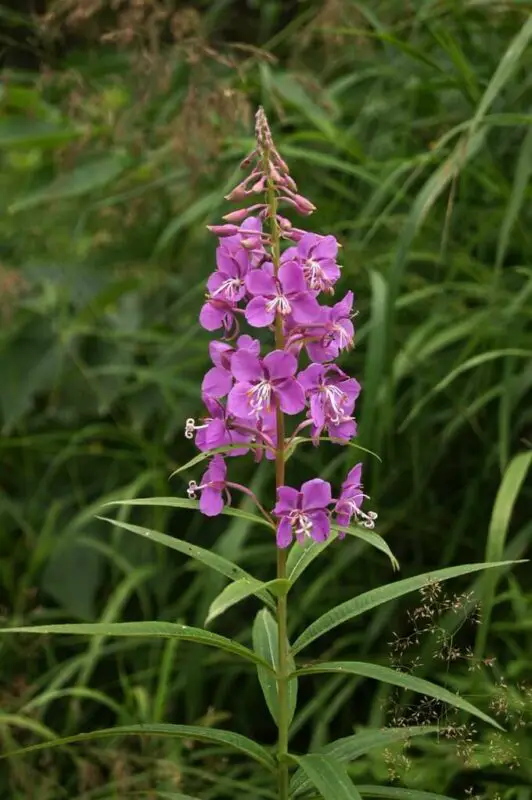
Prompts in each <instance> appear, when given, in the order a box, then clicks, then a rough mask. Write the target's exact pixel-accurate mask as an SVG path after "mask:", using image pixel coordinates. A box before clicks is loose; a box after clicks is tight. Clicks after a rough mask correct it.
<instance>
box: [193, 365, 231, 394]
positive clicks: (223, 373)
mask: <svg viewBox="0 0 532 800" xmlns="http://www.w3.org/2000/svg"><path fill="white" fill-rule="evenodd" d="M232 385H233V376H232V375H231V373H230V372H229V371H228V370H227V369H223V367H212V369H210V370H209V371H208V372H207V373H206V375H205V377H204V378H203V381H202V384H201V391H202V393H203V394H205V395H207V396H208V397H225V395H226V394H227V393H228V392H229V391H230V390H231V387H232Z"/></svg>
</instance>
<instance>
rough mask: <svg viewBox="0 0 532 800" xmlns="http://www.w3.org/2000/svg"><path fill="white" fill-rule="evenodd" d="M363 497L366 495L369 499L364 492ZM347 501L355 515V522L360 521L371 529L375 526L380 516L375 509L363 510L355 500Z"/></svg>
mask: <svg viewBox="0 0 532 800" xmlns="http://www.w3.org/2000/svg"><path fill="white" fill-rule="evenodd" d="M362 497H365V498H367V499H368V500H369V497H368V495H367V494H363V495H362ZM345 502H346V503H347V505H348V506H349V508H350V509H351V511H352V513H353V516H354V517H355V522H358V523H359V524H360V525H362V526H363V527H364V528H369V529H371V528H374V527H375V520H376V519H377V516H378V515H377V513H376V512H375V511H367V512H366V511H362V509H361V508H359V507H358V506H357V504H356V503H355V501H354V500H346V501H345Z"/></svg>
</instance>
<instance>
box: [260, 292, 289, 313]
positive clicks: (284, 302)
mask: <svg viewBox="0 0 532 800" xmlns="http://www.w3.org/2000/svg"><path fill="white" fill-rule="evenodd" d="M266 311H268V312H272V311H273V312H276V311H278V312H279V314H281V316H282V317H286V316H287V314H290V312H291V311H292V306H291V305H290V303H289V302H288V299H287V298H286V297H285V296H284V294H278V295H277V296H276V297H274V298H273V300H269V301H268V302H267V303H266Z"/></svg>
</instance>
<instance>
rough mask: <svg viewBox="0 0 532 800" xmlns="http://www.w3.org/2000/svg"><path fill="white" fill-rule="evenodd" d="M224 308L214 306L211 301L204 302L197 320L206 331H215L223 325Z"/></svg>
mask: <svg viewBox="0 0 532 800" xmlns="http://www.w3.org/2000/svg"><path fill="white" fill-rule="evenodd" d="M225 314H226V310H225V309H220V308H216V307H215V306H213V305H212V303H210V302H207V303H205V304H204V305H203V306H202V308H201V311H200V315H199V321H200V325H201V327H202V328H205V330H206V331H215V330H217V329H218V328H221V327H222V326H223V321H224V317H225Z"/></svg>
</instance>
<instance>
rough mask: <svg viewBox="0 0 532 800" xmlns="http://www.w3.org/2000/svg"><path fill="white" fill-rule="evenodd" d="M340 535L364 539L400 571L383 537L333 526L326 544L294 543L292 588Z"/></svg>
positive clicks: (290, 574)
mask: <svg viewBox="0 0 532 800" xmlns="http://www.w3.org/2000/svg"><path fill="white" fill-rule="evenodd" d="M339 533H343V534H345V535H347V536H354V537H355V538H357V539H363V540H364V541H365V542H366V543H367V544H369V545H371V546H372V547H375V548H376V549H377V550H380V551H381V552H382V553H385V554H386V555H387V556H388V558H389V559H390V561H391V563H392V567H393V569H394V570H395V569H399V562H398V561H397V559H396V558H395V556H394V554H393V553H392V551H391V550H390V547H389V546H388V544H387V542H386V541H385V540H384V539H383V538H382V536H379V534H378V533H375V532H374V531H368V530H367V529H366V528H363V527H361V526H356V525H349V526H348V527H346V528H341V527H339V526H338V525H331V533H330V535H329V537H328V538H327V539H326V541H325V542H315V541H313V540H305V541H304V542H303V544H300V543H299V542H294V544H293V545H292V547H291V548H290V552H289V554H288V559H287V562H286V571H287V575H288V580H289V581H290V585H291V586H293V585H294V583H295V582H296V581H297V579H298V578H299V577H300V576H301V575H302V574H303V572H304V571H305V570H306V568H307V567H308V566H309V565H310V564H312V562H313V561H314V559H316V558H317V557H318V556H319V555H321V553H323V551H324V550H325V549H326V548H327V547H329V545H330V544H332V543H333V542H334V541H335V540H336V539H337V538H338V534H339Z"/></svg>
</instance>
